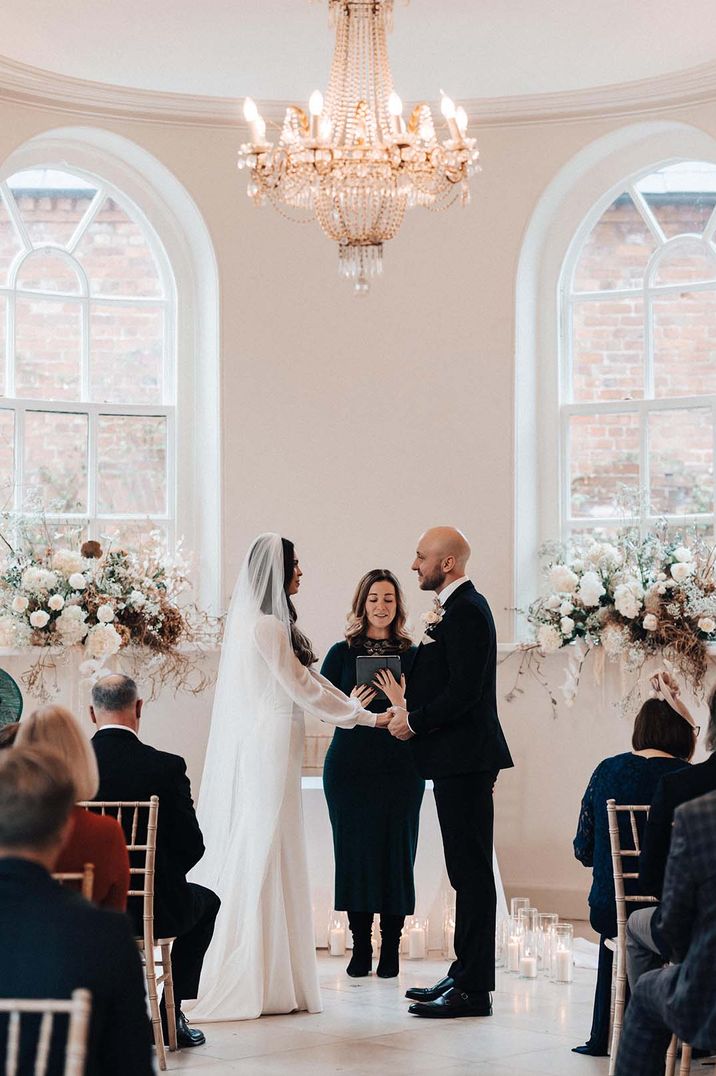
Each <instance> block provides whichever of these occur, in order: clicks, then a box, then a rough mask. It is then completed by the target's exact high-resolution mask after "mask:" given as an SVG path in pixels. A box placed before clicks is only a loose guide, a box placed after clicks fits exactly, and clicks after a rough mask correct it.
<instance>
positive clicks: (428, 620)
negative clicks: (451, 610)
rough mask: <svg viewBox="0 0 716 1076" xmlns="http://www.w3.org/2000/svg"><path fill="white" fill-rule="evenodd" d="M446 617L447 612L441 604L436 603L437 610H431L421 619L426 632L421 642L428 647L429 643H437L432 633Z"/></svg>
mask: <svg viewBox="0 0 716 1076" xmlns="http://www.w3.org/2000/svg"><path fill="white" fill-rule="evenodd" d="M444 615H445V610H444V609H443V607H442V605H440V603H439V602H436V603H435V608H434V609H431V610H430V612H428V613H423V614H422V616H421V618H420V619H421V620H422V622H423V625H424V632H423V637H422V639H421V642H422V643H423V644H424V645H426V646H427V644H428V643H434V642H435V640H434V639H433V636H432V631H433V629H434V628H436V627H437V626H438V624H439V623H440V621H441V620H442V618H443V616H444Z"/></svg>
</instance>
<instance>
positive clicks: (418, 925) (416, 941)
mask: <svg viewBox="0 0 716 1076" xmlns="http://www.w3.org/2000/svg"><path fill="white" fill-rule="evenodd" d="M429 926H430V924H429V923H428V920H427V919H421V918H420V917H419V916H417V915H414V916H413V917H412V918H411V919H410V920H409V921H408V924H406V931H405V932H406V934H407V936H408V952H407V954H406V956H407V957H408V960H424V959H425V957H426V956H427V955H428V930H429Z"/></svg>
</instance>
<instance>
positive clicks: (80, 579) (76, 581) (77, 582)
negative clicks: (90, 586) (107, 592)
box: [67, 572, 87, 590]
mask: <svg viewBox="0 0 716 1076" xmlns="http://www.w3.org/2000/svg"><path fill="white" fill-rule="evenodd" d="M67 582H68V583H69V584H70V586H71V587H72V589H73V590H84V589H85V587H86V586H87V580H86V579H85V577H84V576H83V575H82V572H73V573H72V575H71V576H70V577H69V579H68V580H67Z"/></svg>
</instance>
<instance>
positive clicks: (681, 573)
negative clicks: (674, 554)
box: [671, 560, 694, 583]
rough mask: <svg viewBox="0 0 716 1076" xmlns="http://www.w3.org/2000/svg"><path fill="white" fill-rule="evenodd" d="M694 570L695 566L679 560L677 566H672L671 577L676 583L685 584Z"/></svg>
mask: <svg viewBox="0 0 716 1076" xmlns="http://www.w3.org/2000/svg"><path fill="white" fill-rule="evenodd" d="M693 570H694V566H693V564H689V563H687V562H686V561H682V560H678V561H677V562H676V564H672V565H671V577H672V579H674V581H675V582H677V583H683V582H685V581H686V580H687V579H688V578H689V576H690V575H691V573H692V572H693Z"/></svg>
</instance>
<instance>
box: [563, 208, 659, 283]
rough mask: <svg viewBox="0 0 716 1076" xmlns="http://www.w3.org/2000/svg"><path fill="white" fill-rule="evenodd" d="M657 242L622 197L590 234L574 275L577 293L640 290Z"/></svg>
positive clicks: (635, 210) (604, 214) (637, 212)
mask: <svg viewBox="0 0 716 1076" xmlns="http://www.w3.org/2000/svg"><path fill="white" fill-rule="evenodd" d="M655 249H656V241H655V239H654V237H653V235H652V234H651V232H650V231H649V229H648V228H647V226H646V224H645V223H644V221H643V219H642V217H641V214H640V213H639V211H638V209H637V208H636V206H635V205H634V203H633V202H632V200H631V198H630V197H629V195H627V194H624V195H621V196H620V197H619V198H617V200H616V201H615V202H614V203H613V204H612V205H611V206H610V207H609V209H607V210H606V212H605V213H603V214H602V216H601V217H600V218H599V221H598V222H597V224H596V225H595V227H594V228H593V229H592V231H591V233H590V234H589V236H588V238H587V240H586V242H585V244H584V246H583V248H582V253H581V255H580V257H579V261H578V262H577V267H576V269H575V273H574V290H575V291H612V290H613V289H614V288H635V287H639V286H640V285H641V284H642V282H643V279H644V271H645V270H646V264H647V262H648V260H649V258H650V257H651V254H652V252H653V251H654V250H655Z"/></svg>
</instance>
